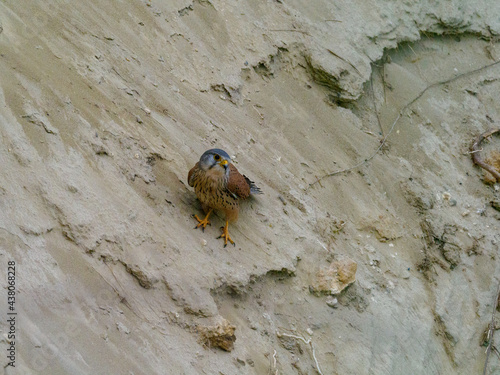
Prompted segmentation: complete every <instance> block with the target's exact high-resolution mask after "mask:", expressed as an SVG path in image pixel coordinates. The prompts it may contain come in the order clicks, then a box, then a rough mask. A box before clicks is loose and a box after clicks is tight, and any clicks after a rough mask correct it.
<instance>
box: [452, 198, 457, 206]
mask: <svg viewBox="0 0 500 375" xmlns="http://www.w3.org/2000/svg"><path fill="white" fill-rule="evenodd" d="M456 205H457V200H456V199H450V206H452V207H454V206H456Z"/></svg>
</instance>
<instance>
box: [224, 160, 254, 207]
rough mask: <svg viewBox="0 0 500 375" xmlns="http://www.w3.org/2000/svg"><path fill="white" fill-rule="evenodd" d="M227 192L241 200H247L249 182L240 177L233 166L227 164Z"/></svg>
mask: <svg viewBox="0 0 500 375" xmlns="http://www.w3.org/2000/svg"><path fill="white" fill-rule="evenodd" d="M227 190H229V192H230V193H231V194H233V195H236V196H237V197H239V198H242V199H245V198H248V196H249V195H250V180H249V179H248V178H246V177H245V176H243V175H241V174H240V172H238V170H237V169H236V167H235V166H234V165H233V164H229V180H228V181H227Z"/></svg>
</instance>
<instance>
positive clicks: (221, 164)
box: [219, 159, 229, 168]
mask: <svg viewBox="0 0 500 375" xmlns="http://www.w3.org/2000/svg"><path fill="white" fill-rule="evenodd" d="M219 165H220V166H221V167H224V168H227V166H228V165H229V162H228V161H227V160H226V159H224V160H221V161H220V162H219Z"/></svg>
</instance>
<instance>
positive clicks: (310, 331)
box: [306, 328, 314, 336]
mask: <svg viewBox="0 0 500 375" xmlns="http://www.w3.org/2000/svg"><path fill="white" fill-rule="evenodd" d="M306 332H307V333H308V334H309V336H312V335H313V333H314V332H313V330H312V329H311V328H308V329H306Z"/></svg>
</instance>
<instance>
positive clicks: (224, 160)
mask: <svg viewBox="0 0 500 375" xmlns="http://www.w3.org/2000/svg"><path fill="white" fill-rule="evenodd" d="M229 163H231V157H230V156H229V155H228V154H227V152H226V151H224V150H221V149H219V148H212V149H210V150H208V151H205V152H204V153H203V155H201V158H200V168H201V169H203V170H204V171H208V170H209V169H212V168H217V169H218V170H220V171H221V172H224V173H229Z"/></svg>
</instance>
